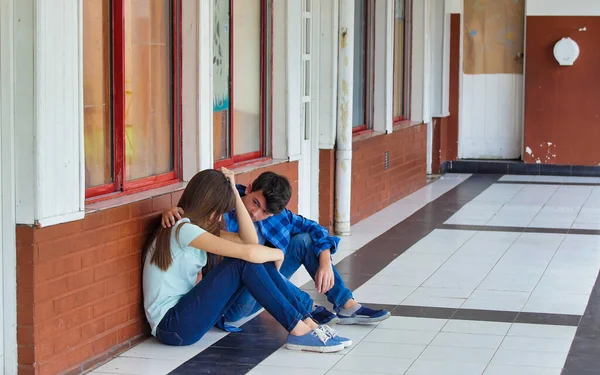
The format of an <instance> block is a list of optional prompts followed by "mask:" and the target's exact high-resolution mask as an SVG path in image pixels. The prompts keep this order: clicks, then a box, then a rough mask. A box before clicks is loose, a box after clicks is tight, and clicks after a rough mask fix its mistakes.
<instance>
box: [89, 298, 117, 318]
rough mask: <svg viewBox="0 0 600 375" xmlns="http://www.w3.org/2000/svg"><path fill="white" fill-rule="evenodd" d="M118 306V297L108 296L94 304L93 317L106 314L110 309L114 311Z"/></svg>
mask: <svg viewBox="0 0 600 375" xmlns="http://www.w3.org/2000/svg"><path fill="white" fill-rule="evenodd" d="M118 307H119V299H118V297H117V296H114V295H113V296H110V297H108V298H107V299H104V300H102V301H100V302H97V303H95V304H94V307H93V310H94V317H99V316H102V315H105V314H107V313H108V312H110V311H114V310H116V309H117V308H118Z"/></svg>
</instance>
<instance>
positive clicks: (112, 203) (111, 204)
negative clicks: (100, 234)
mask: <svg viewBox="0 0 600 375" xmlns="http://www.w3.org/2000/svg"><path fill="white" fill-rule="evenodd" d="M186 186H187V182H176V183H174V184H170V185H167V186H162V187H159V188H156V189H150V190H146V191H141V192H139V193H133V194H128V195H121V196H118V197H115V198H109V199H106V200H102V201H99V202H93V203H90V204H86V205H85V213H86V214H89V213H92V212H96V211H102V210H108V209H109V208H115V207H119V206H124V205H126V204H130V203H135V202H139V201H143V200H145V199H150V198H153V197H157V196H160V195H164V194H169V193H173V192H175V191H179V190H183V189H185V187H186Z"/></svg>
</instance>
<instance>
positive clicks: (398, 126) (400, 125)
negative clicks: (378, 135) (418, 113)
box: [393, 121, 423, 131]
mask: <svg viewBox="0 0 600 375" xmlns="http://www.w3.org/2000/svg"><path fill="white" fill-rule="evenodd" d="M422 124H423V123H422V122H418V121H401V122H397V123H395V124H394V127H393V131H396V130H402V129H406V128H412V127H413V126H417V125H422Z"/></svg>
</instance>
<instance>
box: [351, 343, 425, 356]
mask: <svg viewBox="0 0 600 375" xmlns="http://www.w3.org/2000/svg"><path fill="white" fill-rule="evenodd" d="M425 347H426V346H425V345H410V344H390V343H380V342H366V341H363V342H361V343H359V344H358V345H356V346H355V347H354V349H352V351H350V353H349V354H348V355H349V356H367V357H391V358H405V359H417V357H418V356H419V355H420V354H421V353H422V352H423V350H425Z"/></svg>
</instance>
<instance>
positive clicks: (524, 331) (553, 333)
mask: <svg viewBox="0 0 600 375" xmlns="http://www.w3.org/2000/svg"><path fill="white" fill-rule="evenodd" d="M576 331H577V327H569V326H553V325H552V326H551V325H545V324H524V323H514V324H513V325H512V327H510V330H509V331H508V334H507V336H519V337H540V338H551V339H566V340H573V338H574V337H575V332H576Z"/></svg>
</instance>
